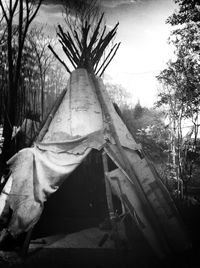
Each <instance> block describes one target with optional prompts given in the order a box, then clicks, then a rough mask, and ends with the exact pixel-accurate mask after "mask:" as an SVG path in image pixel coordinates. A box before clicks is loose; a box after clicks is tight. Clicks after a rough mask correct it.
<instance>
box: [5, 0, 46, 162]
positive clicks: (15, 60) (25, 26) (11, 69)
mask: <svg viewBox="0 0 200 268" xmlns="http://www.w3.org/2000/svg"><path fill="white" fill-rule="evenodd" d="M41 3H42V0H38V1H37V0H32V1H29V0H10V1H3V0H0V10H1V12H2V13H3V15H4V21H5V24H6V28H7V40H6V43H7V65H8V88H7V92H6V105H5V112H4V130H3V137H4V143H3V149H2V155H1V163H3V164H5V162H6V161H7V159H8V158H9V157H10V156H11V155H12V153H13V151H12V152H11V150H10V149H11V148H10V143H11V138H12V132H13V126H14V125H16V123H17V118H16V109H17V92H18V89H19V81H20V71H21V63H22V54H23V49H24V43H25V40H26V36H27V33H28V30H29V27H30V24H31V23H32V21H33V19H34V18H35V16H36V14H37V12H38V10H39V8H40V6H41ZM15 31H17V37H16V35H15V34H13V33H14V32H15ZM16 42H17V52H16V53H15V56H14V43H16Z"/></svg>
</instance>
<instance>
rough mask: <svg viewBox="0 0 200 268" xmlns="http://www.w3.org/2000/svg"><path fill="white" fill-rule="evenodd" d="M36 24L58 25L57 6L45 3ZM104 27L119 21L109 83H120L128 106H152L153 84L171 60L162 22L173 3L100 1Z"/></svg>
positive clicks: (168, 0)
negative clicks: (129, 96)
mask: <svg viewBox="0 0 200 268" xmlns="http://www.w3.org/2000/svg"><path fill="white" fill-rule="evenodd" d="M47 1H48V2H49V3H48V4H46V5H43V6H42V8H41V10H40V12H39V15H38V17H37V21H38V22H41V23H47V24H48V25H50V26H51V30H52V31H54V25H55V26H56V25H57V24H58V23H61V22H62V20H63V19H62V14H61V11H60V6H59V5H55V3H57V2H56V1H53V0H52V1H50V0H47ZM101 5H102V9H103V11H105V15H106V24H107V25H108V26H114V25H115V24H116V23H117V22H118V21H119V29H118V33H117V38H116V41H120V42H121V46H120V48H119V50H118V52H117V54H116V56H115V58H114V59H113V61H112V62H111V64H110V66H109V68H108V69H107V74H108V75H109V77H111V78H112V80H111V81H112V82H113V83H120V84H122V85H123V86H124V87H125V88H127V89H128V90H129V91H130V92H131V94H132V102H133V103H136V102H137V101H138V100H140V103H141V104H142V105H144V106H152V105H153V103H154V101H155V100H156V94H157V87H158V85H157V81H156V78H155V76H156V75H157V74H159V71H161V70H162V69H163V68H164V67H165V64H166V62H167V61H168V60H169V59H170V58H171V57H172V54H173V53H172V48H171V47H170V46H169V45H168V44H167V38H168V37H169V34H170V31H171V30H172V29H171V28H170V26H169V25H166V23H165V21H166V19H167V17H168V16H169V15H171V14H172V12H173V11H174V10H175V8H176V6H175V4H174V2H173V0H101Z"/></svg>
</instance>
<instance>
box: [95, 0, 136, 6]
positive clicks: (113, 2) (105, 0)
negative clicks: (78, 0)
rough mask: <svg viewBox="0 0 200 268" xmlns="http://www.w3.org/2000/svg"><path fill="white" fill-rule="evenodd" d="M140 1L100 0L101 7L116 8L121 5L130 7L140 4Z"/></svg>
mask: <svg viewBox="0 0 200 268" xmlns="http://www.w3.org/2000/svg"><path fill="white" fill-rule="evenodd" d="M140 1H141V0H100V1H99V3H100V5H101V6H102V7H108V8H116V7H119V6H121V5H131V4H135V3H138V2H140Z"/></svg>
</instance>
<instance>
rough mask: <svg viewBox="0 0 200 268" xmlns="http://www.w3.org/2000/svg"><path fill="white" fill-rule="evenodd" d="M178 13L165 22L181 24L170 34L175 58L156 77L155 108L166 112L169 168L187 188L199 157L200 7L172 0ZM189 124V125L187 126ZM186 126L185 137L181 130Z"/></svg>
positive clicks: (196, 2)
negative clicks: (157, 92) (162, 108)
mask: <svg viewBox="0 0 200 268" xmlns="http://www.w3.org/2000/svg"><path fill="white" fill-rule="evenodd" d="M175 2H176V3H178V5H179V10H178V11H177V12H175V13H174V14H172V16H170V17H169V18H168V20H167V22H168V23H170V24H171V25H181V26H179V27H178V28H177V27H176V29H175V30H173V31H172V33H171V36H170V38H169V43H170V44H171V45H173V46H174V55H175V57H174V58H175V59H174V60H173V61H169V62H168V64H167V68H165V69H164V70H163V71H162V72H161V73H160V74H159V76H158V77H157V78H158V80H159V82H160V83H161V84H162V86H163V88H162V91H161V92H160V94H159V100H158V102H157V105H158V106H162V107H165V108H166V109H167V115H168V120H169V129H170V142H169V152H170V157H169V166H170V167H171V171H172V173H171V174H173V177H174V178H175V179H176V180H177V183H178V184H177V186H178V192H179V190H180V189H179V186H180V185H179V180H182V181H183V182H184V184H185V186H186V185H187V183H188V181H190V180H191V179H192V176H193V171H194V170H193V168H194V165H195V161H196V160H195V159H194V158H193V159H192V160H189V155H192V154H193V155H196V154H198V146H197V144H198V131H199V129H198V128H199V123H198V118H199V108H200V88H199V84H200V75H199V73H200V72H199V71H200V53H199V52H200V41H199V40H200V20H199V19H200V5H199V3H198V1H194V0H192V1H187V0H186V1H182V0H177V1H175ZM188 122H189V123H188ZM187 125H189V126H190V129H189V132H188V133H187V135H185V134H183V130H184V128H185V127H186V126H187Z"/></svg>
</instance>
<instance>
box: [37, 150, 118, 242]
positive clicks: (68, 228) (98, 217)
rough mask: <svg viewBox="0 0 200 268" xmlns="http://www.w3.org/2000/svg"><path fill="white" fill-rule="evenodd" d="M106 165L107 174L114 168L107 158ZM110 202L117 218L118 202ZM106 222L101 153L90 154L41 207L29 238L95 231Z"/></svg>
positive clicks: (95, 151) (115, 198)
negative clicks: (85, 230)
mask: <svg viewBox="0 0 200 268" xmlns="http://www.w3.org/2000/svg"><path fill="white" fill-rule="evenodd" d="M108 165H109V170H110V171H111V170H113V169H115V168H116V165H115V164H114V163H113V162H112V160H111V159H109V158H108ZM112 200H113V203H114V209H115V211H116V213H117V214H121V212H122V207H121V202H120V200H119V198H118V197H117V196H115V195H112ZM108 218H109V213H108V205H107V199H106V188H105V178H104V168H103V163H102V153H101V152H100V151H98V150H92V151H91V152H90V154H89V155H88V156H87V157H86V159H84V160H83V162H82V163H81V164H80V165H79V166H78V167H77V168H76V170H75V171H74V172H73V173H72V174H71V175H70V176H69V177H68V178H66V180H65V181H64V182H63V184H62V186H61V187H60V188H59V189H58V191H57V192H56V193H54V194H53V195H52V196H51V197H50V198H49V199H48V202H46V203H45V206H44V211H43V214H42V216H41V218H40V220H39V222H38V223H37V225H36V227H35V229H34V233H33V237H35V238H38V237H44V236H48V235H55V234H58V233H72V232H77V231H80V230H83V229H87V228H90V227H99V226H100V225H101V224H102V223H103V222H104V221H105V220H106V219H108Z"/></svg>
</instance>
